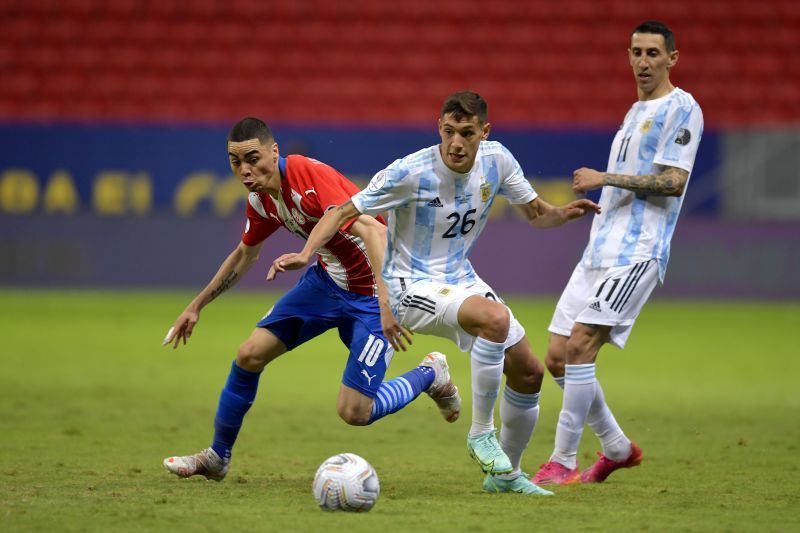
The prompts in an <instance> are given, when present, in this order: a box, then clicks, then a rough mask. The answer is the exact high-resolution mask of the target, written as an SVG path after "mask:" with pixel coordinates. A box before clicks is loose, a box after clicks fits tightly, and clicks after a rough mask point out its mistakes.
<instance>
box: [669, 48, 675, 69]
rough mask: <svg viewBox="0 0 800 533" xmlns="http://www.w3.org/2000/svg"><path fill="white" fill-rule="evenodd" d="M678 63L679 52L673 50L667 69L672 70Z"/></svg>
mask: <svg viewBox="0 0 800 533" xmlns="http://www.w3.org/2000/svg"><path fill="white" fill-rule="evenodd" d="M677 62H678V51H677V50H673V51H672V52H670V53H669V63H667V69H671V68H672V67H674V66H675V64H676V63H677Z"/></svg>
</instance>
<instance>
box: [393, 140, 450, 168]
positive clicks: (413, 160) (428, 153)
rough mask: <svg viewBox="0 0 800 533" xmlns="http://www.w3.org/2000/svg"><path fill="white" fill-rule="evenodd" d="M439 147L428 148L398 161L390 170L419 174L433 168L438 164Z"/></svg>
mask: <svg viewBox="0 0 800 533" xmlns="http://www.w3.org/2000/svg"><path fill="white" fill-rule="evenodd" d="M437 149H438V146H437V145H434V146H428V147H427V148H423V149H421V150H417V151H416V152H414V153H412V154H408V155H407V156H405V157H403V158H402V159H397V160H396V161H395V162H394V163H392V164H391V165H389V167H388V168H397V169H404V170H406V171H408V172H410V173H411V172H419V171H424V170H427V169H430V168H433V165H434V163H435V162H436V150H437Z"/></svg>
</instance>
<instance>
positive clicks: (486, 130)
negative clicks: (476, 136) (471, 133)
mask: <svg viewBox="0 0 800 533" xmlns="http://www.w3.org/2000/svg"><path fill="white" fill-rule="evenodd" d="M491 130H492V124H491V123H490V122H487V123H486V124H484V125H483V135H481V140H482V141H485V140H486V139H488V138H489V132H490V131H491Z"/></svg>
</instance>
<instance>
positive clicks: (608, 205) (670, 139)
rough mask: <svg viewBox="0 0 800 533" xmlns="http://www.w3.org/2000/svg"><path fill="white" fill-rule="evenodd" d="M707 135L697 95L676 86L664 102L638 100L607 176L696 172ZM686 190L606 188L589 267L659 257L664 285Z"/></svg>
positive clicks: (617, 141) (592, 236)
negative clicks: (669, 193)
mask: <svg viewBox="0 0 800 533" xmlns="http://www.w3.org/2000/svg"><path fill="white" fill-rule="evenodd" d="M702 135H703V112H702V111H701V110H700V106H699V105H698V104H697V102H696V101H695V99H694V98H693V97H692V95H691V94H689V93H687V92H685V91H683V90H681V89H678V88H675V89H674V90H673V91H671V92H670V93H669V94H667V95H665V96H662V97H661V98H657V99H655V100H648V101H644V102H636V103H635V104H633V106H632V107H631V109H630V111H628V114H627V115H626V116H625V121H624V122H623V124H622V126H621V127H620V129H619V131H618V132H617V135H616V137H615V138H614V143H613V144H612V145H611V154H610V155H609V158H608V170H607V172H609V173H612V174H626V175H629V176H642V175H645V174H652V173H656V172H660V170H661V169H660V168H659V167H664V166H670V167H677V168H681V169H683V170H686V171H688V172H690V173H691V171H692V166H693V165H694V159H695V155H696V154H697V147H698V145H699V144H700V137H701V136H702ZM687 187H688V182H687ZM685 191H686V189H684V194H683V195H681V196H679V197H675V196H655V195H645V194H637V193H635V192H633V191H629V190H627V189H622V188H620V187H611V186H605V187H603V191H602V193H601V195H600V201H599V204H600V207H601V208H602V213H601V214H599V215H596V216H595V218H594V222H593V223H592V231H591V234H590V236H589V244H588V245H587V247H586V250H585V251H584V254H583V261H584V264H585V265H586V266H587V267H592V268H599V267H611V266H621V265H629V264H633V263H638V262H640V261H646V260H649V259H656V260H657V261H658V274H659V279H660V280H661V281H662V282H663V281H664V273H665V272H666V270H667V262H668V261H669V247H670V241H671V239H672V233H673V231H674V230H675V224H676V223H677V220H678V213H679V212H680V209H681V205H682V204H683V198H684V195H685V194H686V192H685Z"/></svg>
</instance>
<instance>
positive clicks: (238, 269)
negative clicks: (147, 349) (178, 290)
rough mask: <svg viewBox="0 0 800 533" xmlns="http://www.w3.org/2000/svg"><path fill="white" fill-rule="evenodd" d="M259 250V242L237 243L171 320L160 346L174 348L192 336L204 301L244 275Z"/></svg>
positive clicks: (213, 296) (255, 258) (226, 288)
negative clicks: (254, 243)
mask: <svg viewBox="0 0 800 533" xmlns="http://www.w3.org/2000/svg"><path fill="white" fill-rule="evenodd" d="M259 250H261V243H259V244H257V245H255V246H247V245H246V244H244V243H243V242H240V243H239V245H238V246H237V247H236V249H235V250H233V252H231V254H230V255H229V256H228V257H227V258H226V259H225V261H223V262H222V265H220V267H219V270H217V273H216V274H214V277H213V278H211V281H210V282H209V283H208V285H206V286H205V288H203V290H201V291H200V293H199V294H198V295H197V296H195V297H194V299H193V300H192V301H191V302H190V303H189V305H188V306H186V309H185V310H184V311H183V313H181V314H180V316H178V318H177V319H176V320H175V323H174V324H173V325H172V327H171V328H169V331H167V335H166V336H165V337H164V341H163V342H162V343H161V345H162V346H166V345H167V344H170V343H172V348H173V349H175V348H177V347H178V344H180V341H181V340H183V344H186V341H187V340H188V339H189V337H191V336H192V330H194V327H195V325H196V324H197V322H198V321H199V320H200V311H201V310H202V309H203V307H205V306H206V305H207V304H209V303H211V301H212V300H214V299H215V298H216V297H217V296H219V295H220V294H222V293H223V292H225V291H227V290H228V289H230V288H231V287H233V286H234V285H235V284H236V282H237V281H239V278H240V277H241V276H243V275H244V274H245V272H247V271H248V270H250V268H251V267H252V266H253V264H255V262H256V261H257V260H258V252H259Z"/></svg>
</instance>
